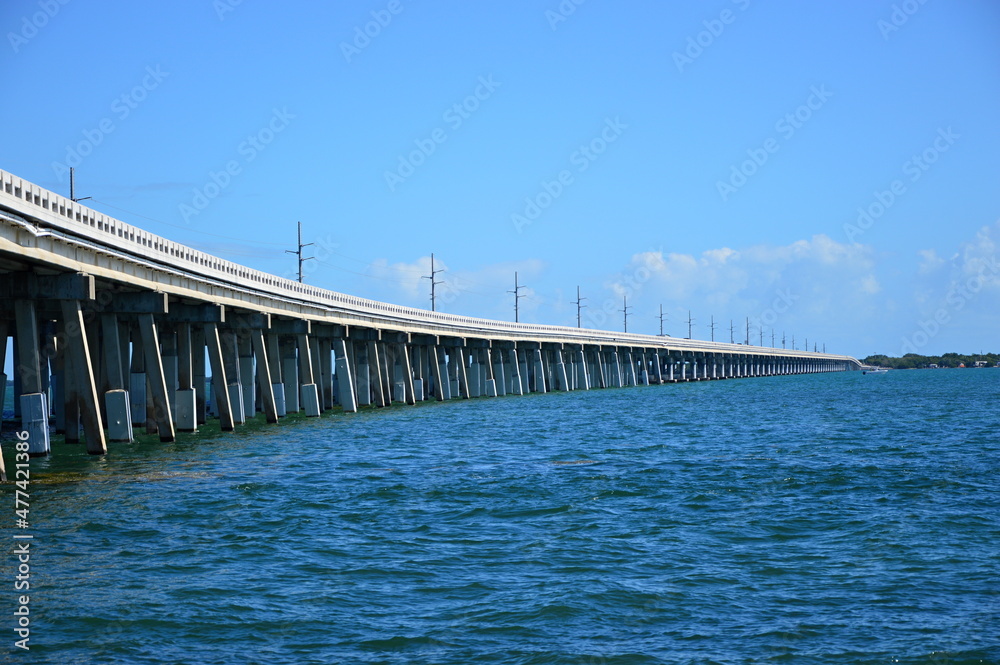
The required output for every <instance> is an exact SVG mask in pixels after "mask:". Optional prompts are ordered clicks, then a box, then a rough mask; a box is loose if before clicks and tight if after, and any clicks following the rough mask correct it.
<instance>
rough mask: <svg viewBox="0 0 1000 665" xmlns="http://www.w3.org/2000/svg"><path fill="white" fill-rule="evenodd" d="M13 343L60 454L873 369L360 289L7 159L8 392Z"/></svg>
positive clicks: (38, 413) (2, 224)
mask: <svg viewBox="0 0 1000 665" xmlns="http://www.w3.org/2000/svg"><path fill="white" fill-rule="evenodd" d="M10 338H12V339H13V345H14V346H13V358H14V365H15V366H16V368H10V371H11V372H12V373H13V381H14V392H15V395H14V397H15V399H14V405H15V411H16V413H15V419H19V420H20V422H21V429H22V430H24V431H27V432H28V452H29V453H30V454H31V455H34V456H39V455H47V454H49V453H50V450H51V445H50V444H51V442H50V436H51V431H52V430H53V429H54V431H55V433H56V434H62V435H63V436H64V437H65V441H66V442H77V443H78V442H81V440H82V441H84V442H85V443H86V448H87V451H88V452H89V453H92V454H97V455H101V454H106V453H107V452H108V442H109V441H110V442H116V441H119V442H120V441H131V440H133V437H134V434H135V430H136V428H145V431H146V432H147V433H156V434H158V435H159V438H160V440H161V441H164V442H169V441H173V440H174V438H175V437H176V435H177V432H193V431H196V430H197V428H198V426H199V425H201V424H204V423H206V422H207V419H208V418H209V417H210V416H211V417H213V418H218V420H219V424H220V426H221V428H222V430H224V431H231V430H234V429H235V428H236V427H238V426H239V425H241V424H243V423H244V422H246V420H247V419H249V418H253V417H255V416H256V414H257V413H258V412H262V413H263V415H264V418H265V419H266V420H267V422H269V423H274V422H277V421H278V419H279V418H281V417H283V416H285V415H286V414H288V413H290V412H304V413H305V414H306V415H307V416H319V415H320V414H321V413H323V412H324V411H328V410H331V409H335V408H338V409H340V410H342V411H344V412H355V411H357V410H358V408H359V407H362V406H373V407H385V406H388V405H390V404H392V403H394V402H400V403H405V404H411V405H412V404H415V403H416V402H419V401H423V400H429V399H433V400H438V401H445V400H451V399H470V398H474V397H499V396H504V395H523V394H526V393H529V392H536V393H544V392H549V391H567V390H589V389H592V388H619V387H629V386H637V385H648V384H650V383H667V382H680V381H707V380H714V379H734V378H744V377H762V376H772V375H783V374H801V373H811V372H832V371H847V370H856V369H860V368H861V363H860V362H858V361H857V360H856V359H854V358H852V357H849V356H840V355H833V354H825V353H810V352H808V351H796V350H790V349H776V348H769V347H758V346H749V345H741V344H725V343H721V342H720V343H716V342H704V341H697V340H689V339H677V338H671V337H659V336H652V335H637V334H628V333H620V332H612V331H605V330H591V329H584V328H569V327H562V326H548V325H533V324H521V323H511V322H507V321H494V320H488V319H479V318H473V317H467V316H460V315H454V314H446V313H441V312H432V311H427V310H421V309H416V308H410V307H401V306H398V305H392V304H389V303H384V302H378V301H374V300H367V299H364V298H358V297H355V296H351V295H346V294H343V293H337V292H334V291H328V290H325V289H321V288H318V287H315V286H310V285H307V284H302V283H299V282H296V281H292V280H288V279H284V278H282V277H278V276H275V275H271V274H268V273H265V272H261V271H258V270H254V269H252V268H248V267H246V266H243V265H240V264H237V263H232V262H230V261H226V260H224V259H221V258H219V257H216V256H212V255H210V254H206V253H204V252H201V251H198V250H196V249H192V248H191V247H187V246H184V245H181V244H178V243H175V242H172V241H170V240H168V239H166V238H163V237H160V236H158V235H154V234H152V233H149V232H147V231H144V230H143V229H141V228H138V227H136V226H132V225H130V224H126V223H124V222H122V221H121V220H118V219H115V218H113V217H109V216H107V215H104V214H102V213H100V212H97V211H95V210H93V209H91V208H88V207H86V206H84V205H80V203H78V202H75V201H73V200H71V199H68V198H64V197H62V196H60V195H58V194H56V193H54V192H51V191H49V190H46V189H44V188H42V187H39V186H38V185H35V184H33V183H31V182H27V181H25V180H22V179H20V178H18V177H16V176H14V175H13V174H10V173H7V172H5V171H2V170H0V379H2V381H0V385H2V388H0V404H2V403H3V401H2V398H3V396H4V395H3V391H4V390H6V387H7V374H6V371H7V368H5V367H4V366H3V364H4V363H5V358H6V356H7V344H8V339H10ZM206 356H207V360H206ZM206 366H207V367H206ZM208 377H210V378H211V381H210V382H209V381H208V380H207V378H208ZM209 405H210V406H211V413H209V408H208V406H209ZM81 436H82V439H81Z"/></svg>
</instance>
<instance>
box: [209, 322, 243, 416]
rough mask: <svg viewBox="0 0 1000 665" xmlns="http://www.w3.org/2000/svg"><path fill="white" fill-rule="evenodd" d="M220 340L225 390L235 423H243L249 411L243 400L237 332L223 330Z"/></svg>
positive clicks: (220, 332) (220, 333)
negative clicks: (224, 369)
mask: <svg viewBox="0 0 1000 665" xmlns="http://www.w3.org/2000/svg"><path fill="white" fill-rule="evenodd" d="M219 341H220V342H221V343H222V362H223V365H224V366H225V368H226V386H225V388H224V390H225V391H226V393H227V394H228V395H229V406H230V408H231V409H232V413H233V423H235V424H236V425H242V424H243V423H245V422H246V419H247V413H246V410H245V408H244V402H243V382H242V381H240V356H239V350H238V347H237V343H236V333H235V332H233V331H232V330H221V331H219ZM213 373H214V370H213ZM213 387H214V384H213Z"/></svg>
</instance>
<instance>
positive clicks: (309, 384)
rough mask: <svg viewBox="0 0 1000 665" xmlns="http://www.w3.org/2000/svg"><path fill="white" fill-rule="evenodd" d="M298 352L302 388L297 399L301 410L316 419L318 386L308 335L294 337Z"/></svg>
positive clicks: (318, 412)
mask: <svg viewBox="0 0 1000 665" xmlns="http://www.w3.org/2000/svg"><path fill="white" fill-rule="evenodd" d="M296 341H297V343H298V351H299V376H300V377H301V381H302V387H301V388H300V390H299V399H300V401H301V403H302V410H303V411H305V412H306V415H307V416H309V417H310V418H318V417H319V414H320V410H319V386H317V385H316V379H315V376H314V375H313V361H312V356H313V354H312V349H311V348H310V343H309V335H307V334H300V335H296Z"/></svg>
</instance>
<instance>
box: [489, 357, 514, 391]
mask: <svg viewBox="0 0 1000 665" xmlns="http://www.w3.org/2000/svg"><path fill="white" fill-rule="evenodd" d="M491 355H492V360H491V362H492V363H493V381H494V383H495V384H496V391H497V397H503V396H504V395H506V394H507V385H508V384H509V383H510V381H509V380H508V379H507V375H508V373H509V372H508V371H507V370H506V366H507V363H505V362H504V355H505V354H504V352H503V349H497V352H496V353H494V354H491Z"/></svg>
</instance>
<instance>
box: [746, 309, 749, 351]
mask: <svg viewBox="0 0 1000 665" xmlns="http://www.w3.org/2000/svg"><path fill="white" fill-rule="evenodd" d="M746 344H747V346H750V317H749V316H748V317H747V338H746Z"/></svg>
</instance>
